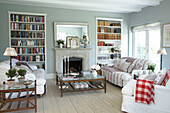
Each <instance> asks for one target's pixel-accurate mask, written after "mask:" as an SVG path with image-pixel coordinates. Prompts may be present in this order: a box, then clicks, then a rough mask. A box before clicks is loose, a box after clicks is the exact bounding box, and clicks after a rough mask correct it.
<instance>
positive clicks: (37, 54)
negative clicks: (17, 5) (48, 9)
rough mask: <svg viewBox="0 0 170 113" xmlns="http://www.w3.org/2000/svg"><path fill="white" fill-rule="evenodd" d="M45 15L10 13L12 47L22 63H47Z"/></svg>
mask: <svg viewBox="0 0 170 113" xmlns="http://www.w3.org/2000/svg"><path fill="white" fill-rule="evenodd" d="M45 24H46V21H45V14H37V13H24V12H9V25H10V27H9V30H10V34H9V38H10V46H11V47H13V48H15V50H16V52H17V54H18V56H17V57H16V58H17V59H18V60H20V61H29V62H44V61H45V33H46V31H45V30H46V29H45Z"/></svg>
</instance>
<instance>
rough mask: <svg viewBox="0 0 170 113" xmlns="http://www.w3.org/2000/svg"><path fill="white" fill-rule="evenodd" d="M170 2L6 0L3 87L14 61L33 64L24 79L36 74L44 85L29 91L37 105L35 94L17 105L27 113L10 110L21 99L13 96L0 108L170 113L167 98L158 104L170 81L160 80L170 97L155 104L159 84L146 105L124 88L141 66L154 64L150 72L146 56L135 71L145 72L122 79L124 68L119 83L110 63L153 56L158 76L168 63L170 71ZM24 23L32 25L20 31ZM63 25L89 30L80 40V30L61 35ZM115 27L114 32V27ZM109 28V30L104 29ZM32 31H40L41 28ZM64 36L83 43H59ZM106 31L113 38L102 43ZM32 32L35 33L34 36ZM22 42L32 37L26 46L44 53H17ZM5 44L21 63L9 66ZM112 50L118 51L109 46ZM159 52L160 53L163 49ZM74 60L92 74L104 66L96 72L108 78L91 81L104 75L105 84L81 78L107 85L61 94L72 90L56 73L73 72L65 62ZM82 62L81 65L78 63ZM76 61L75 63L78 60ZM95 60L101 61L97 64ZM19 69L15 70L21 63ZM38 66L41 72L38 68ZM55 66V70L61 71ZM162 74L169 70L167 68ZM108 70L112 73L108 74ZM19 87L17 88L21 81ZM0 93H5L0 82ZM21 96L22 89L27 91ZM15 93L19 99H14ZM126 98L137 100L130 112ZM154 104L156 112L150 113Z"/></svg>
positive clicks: (46, 112) (0, 49)
mask: <svg viewBox="0 0 170 113" xmlns="http://www.w3.org/2000/svg"><path fill="white" fill-rule="evenodd" d="M169 5H170V1H169V0H139V1H135V0H131V1H129V2H126V1H124V0H114V1H112V0H107V1H104V0H100V1H97V0H92V1H88V2H87V1H75V0H71V1H54V0H49V1H45V0H43V1H40V0H35V1H32V0H24V1H22V0H15V1H12V0H1V1H0V15H1V21H0V23H1V30H0V39H1V41H0V53H1V54H0V64H1V65H0V68H1V69H0V77H1V78H0V79H1V82H0V84H1V85H0V87H2V86H3V82H4V79H7V77H6V74H5V73H6V72H7V71H8V70H9V69H11V67H12V66H13V65H15V64H14V63H16V65H18V67H20V66H22V65H24V66H25V65H27V66H28V67H29V69H26V71H27V73H28V76H27V79H29V78H31V80H32V79H34V80H36V83H37V85H39V84H40V86H38V87H37V89H36V88H35V89H36V90H37V92H36V93H37V96H35V95H34V94H35V89H34V91H33V92H32V93H31V91H30V94H27V96H30V95H32V94H33V96H31V97H30V98H34V99H35V98H36V99H35V100H36V101H37V102H36V101H35V103H36V104H35V105H32V104H31V103H34V101H33V100H34V99H33V100H30V101H29V102H28V101H27V100H25V101H23V102H22V101H21V103H20V104H21V108H22V107H25V104H27V102H28V103H29V104H30V105H29V106H33V107H32V108H33V109H31V108H30V110H29V109H27V110H25V109H20V110H22V111H15V110H13V108H15V107H16V106H17V105H18V104H19V103H17V102H13V103H12V102H11V101H9V103H7V104H4V103H3V102H4V101H1V103H0V104H1V106H0V110H4V109H5V108H7V110H8V111H10V108H11V109H12V110H11V111H12V112H22V113H23V112H24V113H25V112H27V113H29V112H34V110H35V109H36V111H37V112H38V113H53V112H57V113H60V112H61V113H65V112H68V113H76V112H77V113H81V112H83V113H86V112H87V113H89V112H91V113H94V112H95V113H99V112H103V113H113V112H114V113H121V112H130V113H131V112H132V113H133V112H134V113H137V111H138V112H139V113H141V112H142V110H143V111H145V112H146V113H147V112H148V113H150V112H155V113H168V112H169V111H170V109H169V108H168V107H167V106H164V104H157V103H166V104H168V103H169V100H170V98H169V97H168V96H167V95H168V94H169V92H168V91H170V88H169V89H168V88H166V86H164V87H163V86H162V87H163V88H162V89H166V92H167V93H166V94H164V93H163V95H159V96H163V97H167V100H166V99H162V98H160V97H159V98H160V100H161V101H160V102H158V100H159V99H158V98H157V95H156V93H157V89H156V88H157V85H156V87H155V105H154V104H151V105H147V104H143V103H137V104H136V103H135V98H134V99H131V98H129V97H127V98H126V93H125V92H126V91H127V90H128V91H131V90H130V89H128V88H129V87H132V85H134V84H135V83H136V81H134V76H135V74H139V72H140V75H141V72H142V74H145V75H146V73H148V74H149V73H151V72H150V70H149V71H148V70H146V69H147V68H145V69H144V65H145V64H147V63H146V62H147V61H146V62H145V60H142V61H141V62H145V63H143V68H142V69H138V68H137V69H136V70H142V71H132V70H131V72H130V74H129V75H127V74H125V77H124V75H123V74H122V73H121V74H120V76H121V77H120V78H119V79H120V81H118V82H117V81H114V82H113V75H114V74H113V73H112V72H113V71H115V70H113V69H112V67H115V66H116V65H117V63H118V62H117V61H118V60H120V58H121V59H122V58H125V59H126V62H127V61H128V63H129V62H131V61H130V60H133V61H134V62H131V64H134V65H137V64H139V63H138V62H139V61H135V60H136V59H132V58H138V59H147V60H148V61H152V62H153V63H152V64H153V65H154V69H155V73H156V74H157V73H159V72H160V70H163V69H164V68H166V71H168V69H169V67H170V63H169V51H170V49H169V47H170V45H168V44H169V43H170V42H169V41H168V38H169V34H168V33H169V32H168V29H169V27H168V25H169V23H170V20H169V18H170V16H169V15H168V14H169V12H168V11H169V9H170V8H169ZM34 17H35V20H34ZM17 18H18V19H17ZM22 18H24V20H23V21H22ZM25 18H26V22H25ZM36 18H37V19H36ZM13 19H14V20H13ZM37 22H38V23H37ZM102 22H104V24H105V25H102ZM107 22H109V25H108V24H107V25H106V23H107ZM115 23H116V24H115ZM22 24H25V25H28V29H27V27H26V28H25V26H24V27H23V29H22ZM17 25H18V26H19V27H20V29H18V28H17V27H16V26H17ZM30 25H31V27H32V26H33V25H35V26H36V25H38V27H37V29H39V31H33V30H32V29H31V30H30V29H29V28H30ZM61 26H65V27H69V26H75V28H80V27H82V26H85V27H86V28H85V31H86V32H85V31H81V32H82V33H81V35H82V36H81V38H80V39H78V38H77V37H75V36H73V35H75V34H73V35H72V34H69V33H65V34H64V33H63V31H62V32H61V33H59V28H61ZM108 26H109V27H108ZM32 28H33V27H32ZM104 28H108V29H109V33H104V32H105V29H104ZM112 28H113V29H116V30H113V31H112ZM72 29H73V28H72ZM108 29H106V31H107V30H108ZM27 30H28V35H27V34H26V33H25V32H27ZM70 31H72V30H68V31H65V32H70ZM35 32H37V33H40V34H36V33H35ZM107 32H108V31H107ZM112 32H113V33H112ZM22 33H23V34H22ZM29 33H31V36H29ZM98 34H105V35H104V38H102V37H101V36H100V38H99V35H98ZM112 34H114V36H113V38H111V36H110V35H112ZM59 35H62V36H63V35H64V36H66V35H67V36H73V38H72V39H71V40H73V39H75V40H76V41H77V39H78V44H77V42H76V44H75V45H73V41H71V42H69V39H67V38H66V37H65V38H64V39H63V40H64V42H63V44H62V45H61V46H60V45H59V43H60V42H59V43H57V42H58V40H59V39H60V38H59ZM106 35H108V36H109V37H110V38H109V40H107V41H104V40H103V39H107V38H106ZM62 36H61V37H62ZM22 37H25V39H21V38H22ZM30 37H31V39H29V38H30ZM36 37H37V39H36ZM83 37H85V38H86V40H84V38H83ZM12 38H15V39H12ZM32 38H34V39H32ZM38 38H41V39H38ZM68 38H69V37H68ZM16 40H19V41H20V40H21V42H20V44H18V43H19V41H17V46H16V45H15V44H16ZM23 40H27V41H26V42H27V45H28V43H29V45H30V46H31V47H28V51H29V49H30V48H31V49H32V48H33V51H35V50H38V51H40V53H36V52H33V53H34V54H32V50H31V49H30V51H31V54H30V53H29V54H27V55H25V56H26V57H28V58H26V57H25V56H24V54H23V53H22V54H21V53H20V52H18V51H20V50H19V48H22V49H23V48H26V47H27V46H26V45H24V44H25V43H24V42H23ZM32 40H37V41H40V42H38V44H40V45H38V46H35V45H34V46H32V45H31V43H32V42H31V41H32ZM165 40H166V41H165ZM98 42H100V43H98ZM102 42H104V45H99V44H103V43H102ZM29 45H28V46H29ZM72 45H73V46H72ZM19 46H21V47H19ZM108 46H109V47H108ZM8 47H13V48H15V51H16V53H17V56H16V54H15V55H13V56H12V57H14V58H16V59H18V60H19V61H20V62H19V61H13V60H12V64H10V60H9V58H11V57H9V56H10V55H5V52H7V51H6V50H7V49H8ZM112 49H113V51H114V52H113V51H112ZM22 51H24V52H25V51H26V52H27V49H26V50H25V49H23V50H22ZM157 51H159V53H158V52H157ZM157 53H158V54H157ZM6 54H7V53H6ZM160 54H161V55H160ZM36 56H39V57H36ZM25 58H26V59H25ZM130 58H131V59H130ZM21 59H22V60H21ZM73 60H75V61H77V62H76V64H80V65H81V68H80V70H81V71H84V73H85V74H88V72H89V71H92V75H94V76H95V75H96V71H95V70H97V69H98V68H99V70H98V71H97V72H98V75H103V78H98V79H96V80H94V79H93V80H94V81H97V80H101V82H99V83H97V82H93V80H87V81H86V80H84V79H83V80H82V81H81V82H85V81H86V82H88V84H85V83H84V84H83V85H84V86H85V85H88V86H89V87H90V86H91V85H96V84H99V85H102V86H96V88H95V89H94V90H91V91H86V88H85V89H81V88H78V89H80V90H84V91H81V92H71V91H70V92H68V93H64V90H62V88H63V89H67V87H66V88H65V86H62V85H60V84H61V81H60V79H59V78H60V74H59V73H69V72H70V70H71V69H70V68H69V69H70V70H68V67H69V66H70V65H69V64H71V62H72V61H73ZM100 60H101V61H100ZM22 61H26V62H24V63H23V62H22ZM80 61H81V63H79V62H80ZM4 62H5V63H6V62H8V65H6V64H5V63H4ZM72 64H73V65H74V64H75V63H72ZM97 64H98V65H100V66H99V67H98V65H97ZM152 64H151V65H152ZM11 65H12V66H11ZM4 66H7V68H8V69H7V70H6V69H4ZM10 66H11V67H10ZM24 66H23V67H24ZM117 66H118V65H117ZM18 67H17V68H16V69H19V68H18ZM129 67H130V65H128V67H127V66H125V67H123V68H124V69H126V71H127V72H128V69H127V68H129ZM90 68H91V69H90ZM117 68H118V67H117ZM34 69H35V70H36V71H34ZM30 70H31V71H30ZM72 70H75V69H72ZM80 70H79V71H80ZM108 70H109V71H108ZM145 70H146V72H145ZM87 71H88V72H87ZM164 71H165V70H164ZM56 72H57V73H58V74H56ZM30 73H31V74H30ZM40 73H42V74H40ZM164 73H165V74H166V72H164ZM32 74H34V76H35V77H32V76H31V75H32ZM74 74H75V73H74ZM98 75H97V76H98ZM110 75H112V76H111V79H110ZM118 75H119V74H115V76H116V77H118ZM4 76H5V77H4ZM61 76H63V75H61ZM74 76H76V75H74ZM165 76H166V75H165ZM14 78H15V77H14ZM36 78H38V79H36ZM164 78H166V77H164ZM27 79H26V80H27ZM56 79H57V80H56ZM69 79H72V78H69ZM58 80H59V81H58ZM57 81H58V82H57ZM129 81H131V83H129ZM163 81H164V80H162V82H163ZM62 82H63V84H67V83H65V82H68V81H64V80H63V81H62ZM74 82H75V81H74ZM78 82H80V81H78ZM132 83H133V84H132ZM57 84H58V85H57ZM68 84H69V85H68V87H70V86H72V84H71V83H70V82H68ZM167 84H168V83H167ZM14 86H16V87H18V84H16V85H14ZM125 86H126V87H125ZM127 87H128V88H127ZM11 88H12V87H11ZM98 89H102V90H104V92H105V93H103V91H102V90H98ZM125 90H126V91H125ZM133 90H135V88H133ZM0 91H2V89H1V88H0ZM61 92H62V93H61ZM132 92H133V91H132ZM11 95H12V94H11ZM18 95H19V94H18ZM21 95H22V94H21ZM132 95H133V94H132ZM22 96H25V95H24V94H23V95H22ZM27 96H26V97H27ZM133 97H134V96H133ZM13 98H15V99H16V98H17V97H13ZM128 99H129V100H128ZM168 99H169V100H168ZM21 100H22V99H21ZM126 100H127V101H126ZM133 100H134V101H133ZM131 101H133V102H134V103H132V102H131ZM126 102H127V103H128V102H129V103H132V104H129V105H131V106H133V107H134V108H136V109H134V110H133V111H131V107H129V105H127V103H126ZM3 104H4V105H3ZM8 104H9V105H10V107H8ZM126 105H127V106H126ZM140 105H141V106H140ZM35 106H36V107H35ZM162 106H164V107H162ZM1 107H2V108H1ZM26 108H28V106H26ZM149 109H151V110H150V111H149ZM168 110H169V111H168ZM5 112H6V111H5Z"/></svg>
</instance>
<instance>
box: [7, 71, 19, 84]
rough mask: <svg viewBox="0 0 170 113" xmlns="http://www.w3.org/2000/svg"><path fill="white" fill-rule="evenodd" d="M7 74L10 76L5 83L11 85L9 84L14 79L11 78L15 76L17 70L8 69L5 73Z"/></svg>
mask: <svg viewBox="0 0 170 113" xmlns="http://www.w3.org/2000/svg"><path fill="white" fill-rule="evenodd" d="M5 74H6V75H7V77H8V78H10V79H9V80H7V84H8V85H9V87H11V85H12V84H13V83H14V81H15V80H14V79H12V78H13V77H15V76H17V70H16V69H15V68H14V69H9V70H8V72H6V73H5Z"/></svg>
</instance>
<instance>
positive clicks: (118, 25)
mask: <svg viewBox="0 0 170 113" xmlns="http://www.w3.org/2000/svg"><path fill="white" fill-rule="evenodd" d="M97 25H98V26H114V27H120V26H121V24H120V23H116V22H112V21H97Z"/></svg>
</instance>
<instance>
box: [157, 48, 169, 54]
mask: <svg viewBox="0 0 170 113" xmlns="http://www.w3.org/2000/svg"><path fill="white" fill-rule="evenodd" d="M157 54H160V55H167V52H166V50H165V48H160V49H159V50H158V51H157Z"/></svg>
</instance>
